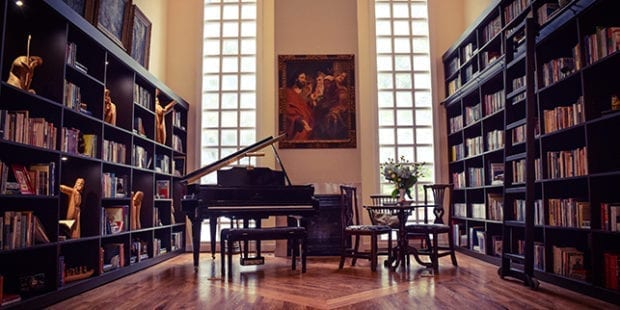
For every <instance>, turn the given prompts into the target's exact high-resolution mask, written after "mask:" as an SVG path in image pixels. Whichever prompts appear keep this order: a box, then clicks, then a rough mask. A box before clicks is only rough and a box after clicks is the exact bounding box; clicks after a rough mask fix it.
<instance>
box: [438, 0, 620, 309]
mask: <svg viewBox="0 0 620 310" xmlns="http://www.w3.org/2000/svg"><path fill="white" fill-rule="evenodd" d="M561 4H562V5H560V4H559V2H558V1H556V0H529V1H528V0H496V1H492V3H491V4H490V5H489V6H488V7H487V9H485V10H484V12H483V13H482V14H481V16H480V17H479V18H478V19H477V20H476V21H475V22H474V23H473V24H472V25H471V26H470V27H468V29H466V31H465V32H464V33H463V35H462V36H461V37H460V38H459V39H458V40H457V41H456V42H455V43H454V44H453V46H452V47H450V48H449V49H448V50H447V51H446V52H445V53H444V55H443V63H444V75H445V92H446V96H447V97H446V98H445V99H444V100H443V102H442V105H443V106H444V108H445V109H446V115H447V118H448V120H449V122H448V124H447V126H448V136H447V141H448V149H449V150H450V154H449V159H448V162H449V172H450V180H451V182H453V183H455V185H456V186H455V190H454V202H455V204H456V207H455V210H456V212H455V210H452V211H451V212H455V213H453V223H452V225H454V228H455V232H454V234H455V240H456V241H457V244H458V245H459V247H458V248H459V250H460V251H461V252H463V253H465V254H468V255H471V256H474V257H477V258H480V259H482V260H485V261H488V262H491V263H494V264H496V265H498V266H499V267H500V268H499V269H498V274H499V276H501V277H506V276H508V277H516V278H519V279H521V280H523V281H524V283H525V284H526V285H529V286H530V287H531V288H533V289H536V288H537V287H538V285H539V282H538V280H537V279H540V280H542V281H545V282H550V283H554V284H557V285H560V286H562V287H566V288H569V289H571V290H575V291H579V292H582V293H584V294H587V295H590V296H594V297H596V298H599V299H603V300H606V301H609V302H612V303H616V304H618V303H619V302H620V291H619V290H618V289H613V288H610V287H609V285H608V282H609V281H610V280H609V277H613V276H616V277H617V273H615V272H617V262H615V266H616V267H610V264H611V265H613V264H614V263H610V262H609V261H608V260H609V257H608V256H609V255H612V257H615V258H616V259H617V257H618V255H620V232H618V231H614V230H613V229H609V228H608V227H606V226H605V225H606V222H605V215H604V213H605V212H604V211H603V209H604V207H601V206H602V205H603V206H604V205H605V204H614V203H615V204H618V201H620V191H618V189H617V185H618V184H620V164H619V163H620V161H618V158H620V140H619V138H618V135H614V134H613V133H614V132H618V130H619V129H620V111H613V110H611V97H612V95H618V94H619V92H620V84H619V83H618V82H617V79H615V78H614V77H615V76H616V75H617V71H618V68H620V51H619V50H618V48H617V45H616V47H612V48H610V49H609V50H608V51H607V52H605V53H601V54H598V55H594V53H593V52H592V50H593V49H594V46H595V45H596V47H597V48H598V49H600V48H601V45H600V43H598V44H596V43H593V40H594V39H592V37H594V36H596V34H597V33H599V35H600V33H604V32H603V31H602V30H601V29H605V28H611V27H620V15H618V14H610V13H609V12H617V11H618V10H619V9H620V2H618V1H614V0H572V1H561ZM498 19H499V20H498ZM528 31H530V34H532V33H533V34H534V35H533V38H532V39H531V40H530V41H529V42H528V40H526V38H527V32H528ZM618 31H620V30H616V32H618ZM614 35H615V36H616V39H612V40H610V39H609V34H608V37H607V43H608V46H609V43H613V44H618V43H617V42H618V40H620V39H619V38H618V37H617V36H618V34H614ZM613 40H615V41H613ZM468 46H471V48H470V47H468ZM472 48H473V52H472V51H471V49H472ZM498 53H499V55H498ZM472 68H473V70H472ZM498 92H499V95H496V94H497V93H498ZM493 96H498V97H500V99H497V100H500V101H501V103H500V104H498V105H499V107H498V108H497V109H490V110H485V102H488V101H491V102H492V101H493V99H488V98H492V97H493ZM478 104H480V105H481V106H482V112H481V115H480V116H479V117H471V116H473V115H475V113H473V112H472V110H475V109H473V107H475V106H476V105H478ZM566 111H570V112H566ZM468 113H469V117H468V118H469V119H470V121H469V122H468V121H466V114H468ZM547 114H551V115H552V118H549V116H546V115H547ZM566 114H568V115H571V117H573V118H575V119H576V120H574V121H572V123H570V124H563V123H568V122H569V120H568V119H567V118H568V116H566ZM554 119H559V120H561V121H559V122H556V121H554ZM560 123H562V124H560ZM559 124H560V125H559ZM549 128H553V129H549ZM496 131H499V133H500V136H501V138H497V136H496V134H497V132H496ZM496 139H501V142H500V147H497V141H496ZM582 149H583V151H580V150H582ZM580 152H581V154H580ZM557 154H560V155H561V156H565V157H566V158H568V159H565V160H566V162H562V161H560V160H557V159H554V158H553V156H555V155H557ZM577 162H580V164H577ZM564 163H570V165H569V164H567V165H564ZM499 164H503V165H504V174H503V183H501V182H497V180H494V176H497V175H498V174H500V173H498V172H497V170H498V167H499ZM562 165H564V166H565V167H569V166H570V169H568V170H564V168H563V169H562V171H561V172H556V170H557V169H556V168H558V167H559V166H562ZM491 167H493V169H492V168H491ZM518 167H522V168H518ZM478 174H481V175H482V181H479V180H478V179H477V177H478V176H477V175H478ZM494 181H495V182H494ZM500 183H501V184H500ZM491 197H493V198H492V199H491ZM497 197H502V198H501V200H502V202H503V204H502V206H501V213H502V215H501V216H500V217H498V216H497V213H498V211H497V209H494V208H491V207H490V203H491V202H494V201H497ZM558 201H561V202H562V203H561V204H560V207H559V208H557V207H556V204H557V202H558ZM517 205H523V207H517ZM481 209H483V210H484V211H485V213H483V214H482V215H481V214H480V210H481ZM554 210H556V211H554ZM577 210H578V211H580V212H577ZM479 232H482V233H479ZM480 236H482V237H480ZM480 243H483V244H482V247H481V244H480ZM561 252H564V253H563V254H562V253H561ZM573 255H574V256H573ZM571 257H576V259H577V260H578V261H579V266H573V265H570V264H569V262H572V261H571ZM612 260H613V259H612ZM581 266H583V267H581ZM616 281H617V280H616ZM616 283H617V282H616ZM541 285H544V284H541Z"/></svg>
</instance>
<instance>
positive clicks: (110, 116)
mask: <svg viewBox="0 0 620 310" xmlns="http://www.w3.org/2000/svg"><path fill="white" fill-rule="evenodd" d="M103 102H104V104H105V107H104V108H105V111H104V113H105V114H104V117H103V120H104V121H105V122H106V123H108V124H111V125H116V105H115V104H114V103H113V102H112V98H110V90H109V89H107V88H106V89H105V91H104V92H103Z"/></svg>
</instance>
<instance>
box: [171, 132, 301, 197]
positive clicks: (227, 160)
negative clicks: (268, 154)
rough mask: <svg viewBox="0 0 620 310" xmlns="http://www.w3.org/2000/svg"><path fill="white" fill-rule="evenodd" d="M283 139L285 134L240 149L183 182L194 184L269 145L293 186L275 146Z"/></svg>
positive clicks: (187, 177) (200, 169) (188, 176)
mask: <svg viewBox="0 0 620 310" xmlns="http://www.w3.org/2000/svg"><path fill="white" fill-rule="evenodd" d="M282 138H284V134H282V135H279V136H277V137H273V136H269V137H267V138H264V139H262V140H260V141H258V142H256V143H254V144H252V145H250V146H247V147H245V148H243V149H240V150H238V151H236V152H234V153H232V154H230V155H228V156H226V157H224V158H222V159H220V160H218V161H216V162H213V163H211V164H208V165H206V166H204V167H202V168H199V169H196V170H194V171H192V172H190V173H188V174H187V175H185V177H184V178H183V179H181V182H185V183H192V182H194V181H196V180H198V179H200V178H201V177H203V176H205V175H207V174H209V173H211V172H213V171H216V170H218V169H220V168H222V167H224V166H226V165H229V164H230V163H233V162H235V161H237V160H240V159H242V158H243V157H245V156H246V155H247V154H248V153H252V152H256V151H258V150H260V149H262V148H264V147H267V146H269V145H271V146H272V147H273V151H274V152H275V155H276V159H277V161H278V164H279V165H280V168H281V169H282V171H283V172H284V176H285V177H286V180H287V181H288V184H289V185H290V184H291V181H290V180H289V178H288V175H286V171H285V170H284V166H283V165H282V161H281V160H280V156H278V152H277V151H276V149H275V146H273V144H274V143H276V142H278V141H280V140H281V139H282Z"/></svg>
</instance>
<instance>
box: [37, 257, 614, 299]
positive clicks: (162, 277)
mask: <svg viewBox="0 0 620 310" xmlns="http://www.w3.org/2000/svg"><path fill="white" fill-rule="evenodd" d="M234 259H235V260H234V265H233V276H232V278H231V279H225V280H223V279H222V278H220V270H219V268H220V267H219V266H220V265H219V257H216V259H215V260H212V259H211V258H210V257H209V258H206V257H204V258H203V259H202V260H201V261H200V266H199V270H198V272H195V271H194V268H193V264H192V257H191V254H190V253H187V254H183V255H180V256H178V257H175V258H173V259H170V260H168V261H166V262H163V263H161V264H158V265H155V266H153V267H151V268H148V269H145V270H142V271H140V272H137V273H135V274H132V275H129V276H127V277H124V278H122V279H119V280H117V281H114V282H112V283H108V284H106V285H104V286H101V287H98V288H95V289H93V290H90V291H88V292H85V293H83V294H81V295H78V296H74V297H72V298H70V299H67V300H65V301H62V302H60V303H58V304H55V305H53V306H51V307H49V309H52V310H53V309H59V310H60V309H89V310H93V309H109V308H113V309H140V310H145V309H248V308H252V309H293V310H295V309H404V308H410V309H411V308H416V309H476V310H480V309H563V310H566V309H620V307H619V306H618V305H614V304H610V303H606V302H603V301H600V300H597V299H594V298H591V297H588V296H585V295H581V294H578V293H575V292H573V291H569V290H566V289H563V288H560V287H557V286H554V285H551V284H548V283H545V282H541V285H540V288H539V289H538V290H537V291H533V290H531V289H529V288H528V287H526V286H524V285H523V284H522V283H521V282H519V281H511V280H502V279H500V278H499V276H498V275H497V267H496V266H494V265H491V264H488V263H486V262H483V261H480V260H477V259H475V258H471V257H469V256H465V255H460V254H458V262H459V267H454V266H452V265H451V263H450V260H449V259H442V260H441V263H440V268H439V274H437V275H435V276H431V277H428V276H423V274H424V272H425V271H426V270H425V269H424V268H423V267H421V266H420V265H418V264H416V263H414V262H412V263H411V267H410V270H409V271H408V272H406V273H402V272H400V271H398V272H393V271H390V270H389V269H387V268H384V267H382V266H381V267H379V268H378V269H377V272H374V273H373V272H371V271H370V267H369V264H368V262H367V261H358V263H357V266H355V267H352V266H350V263H349V262H347V264H345V267H344V268H343V269H342V270H338V258H337V257H309V258H308V271H307V273H305V274H302V273H301V272H300V271H299V270H297V271H293V270H291V269H290V261H289V260H288V259H286V258H281V257H273V256H269V255H267V256H266V264H265V265H261V266H240V265H239V264H238V256H236V257H235V258H234Z"/></svg>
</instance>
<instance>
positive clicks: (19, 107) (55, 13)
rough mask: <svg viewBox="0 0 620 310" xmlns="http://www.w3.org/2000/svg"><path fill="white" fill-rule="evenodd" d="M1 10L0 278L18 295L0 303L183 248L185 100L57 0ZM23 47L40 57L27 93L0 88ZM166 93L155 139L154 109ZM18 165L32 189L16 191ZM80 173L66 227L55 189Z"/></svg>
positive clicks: (64, 201)
mask: <svg viewBox="0 0 620 310" xmlns="http://www.w3.org/2000/svg"><path fill="white" fill-rule="evenodd" d="M0 15H1V16H2V18H1V19H0V20H1V22H0V33H1V37H2V38H3V41H2V44H1V45H0V55H1V58H0V60H1V63H0V68H1V70H2V81H1V82H0V110H1V111H2V112H1V113H0V116H2V118H1V119H0V123H1V125H2V126H0V131H1V132H2V134H1V135H0V149H2V152H1V153H0V161H1V162H2V163H3V165H2V166H1V167H2V172H3V174H1V175H2V176H3V178H2V179H1V180H2V182H1V183H2V184H1V185H2V187H1V188H0V190H1V192H0V217H1V218H2V221H1V223H0V225H2V230H0V233H1V237H2V246H1V247H0V261H1V262H2V263H0V275H2V279H3V287H2V291H3V293H4V296H7V295H19V299H20V300H19V301H17V302H15V303H12V304H10V305H5V306H3V307H2V308H5V307H7V308H9V307H19V308H22V307H23V308H33V307H41V306H44V305H49V304H52V303H55V302H57V301H59V300H62V299H64V298H67V297H70V296H73V295H75V294H79V293H81V292H83V291H86V290H89V289H92V288H94V287H96V286H99V285H102V284H104V283H106V282H109V281H113V280H115V279H118V278H121V277H123V276H126V275H128V274H130V273H133V272H136V271H138V270H141V269H144V268H147V267H149V266H152V265H154V264H157V263H159V262H162V261H164V260H166V259H169V258H172V257H173V256H175V255H178V254H180V253H182V252H183V251H184V244H185V240H184V238H185V236H184V232H185V222H184V216H183V214H182V212H181V210H180V200H181V197H182V195H183V190H184V188H183V185H182V184H181V182H180V179H181V177H182V176H183V175H184V174H185V171H184V168H185V167H184V165H185V162H186V160H185V159H186V153H185V150H186V145H187V111H188V107H189V106H188V103H187V102H186V101H184V100H183V99H182V98H180V97H179V96H177V95H176V94H175V93H174V92H173V91H171V90H170V89H169V88H168V87H167V86H166V85H164V84H163V83H162V82H160V81H158V80H157V79H156V78H155V77H154V76H153V75H152V74H150V73H149V72H148V71H147V70H146V69H145V68H144V67H142V66H141V65H140V64H138V63H137V62H136V61H135V60H133V59H132V58H131V57H130V56H129V55H128V54H127V52H126V51H125V49H123V48H121V47H120V46H119V45H117V44H116V43H115V42H114V41H112V40H110V39H109V38H108V37H107V36H106V35H104V34H103V33H101V32H100V31H99V30H97V28H95V27H94V26H93V25H91V24H90V23H88V22H87V21H86V20H85V19H84V18H82V16H81V15H79V14H78V13H76V12H75V11H73V10H72V9H71V8H70V7H69V6H67V5H66V4H64V3H63V2H62V1H29V2H26V3H25V4H24V5H23V6H17V5H16V3H15V1H8V0H3V1H0ZM28 41H29V42H30V48H29V50H27V43H28ZM26 54H28V55H31V56H38V57H41V59H42V60H43V63H42V65H40V66H38V67H36V68H35V69H34V74H33V78H32V82H31V85H30V88H31V89H33V90H34V91H33V92H30V91H26V90H24V89H22V87H15V86H14V85H13V83H8V80H9V79H8V77H9V73H10V72H11V69H12V63H13V62H14V60H15V59H16V58H17V57H18V56H23V55H26ZM106 90H109V95H110V99H111V101H112V102H113V103H114V104H115V106H116V121H115V123H110V122H107V121H106V120H105V104H104V100H105V99H104V97H105V93H106ZM157 94H158V95H157ZM172 100H174V101H176V104H175V105H174V106H173V110H172V111H170V113H167V114H165V116H164V120H165V122H164V124H165V129H166V133H167V134H166V139H165V141H160V142H158V141H156V139H155V131H156V114H155V113H156V109H155V105H156V104H157V103H158V102H161V104H166V103H168V102H170V101H172ZM21 167H23V169H24V170H21V169H17V168H21ZM19 171H24V174H26V175H28V176H30V177H31V178H30V184H31V185H32V188H30V189H28V188H23V189H20V188H19V186H16V185H19V184H20V183H19V182H17V181H18V180H17V179H16V177H17V176H18V175H19V174H20V173H19ZM79 178H81V179H83V180H84V187H83V190H82V191H81V195H80V197H81V204H80V208H79V209H80V216H79V219H80V220H79V222H75V223H69V224H68V225H63V220H65V219H66V217H67V211H68V208H69V203H70V198H69V197H70V196H69V195H68V194H66V193H64V192H63V191H61V190H60V186H61V185H66V186H68V187H69V188H73V187H74V184H75V183H76V180H77V179H79ZM24 184H28V183H24ZM137 192H142V193H143V199H142V203H141V205H140V206H141V207H140V208H136V207H134V205H133V199H132V197H133V196H132V195H133V193H137ZM76 223H77V224H76ZM72 225H73V226H72ZM78 225H79V232H78V233H77V234H76V230H75V228H76V227H78ZM67 226H70V227H71V229H68V228H66V227H67ZM43 235H45V237H44V236H43Z"/></svg>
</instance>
